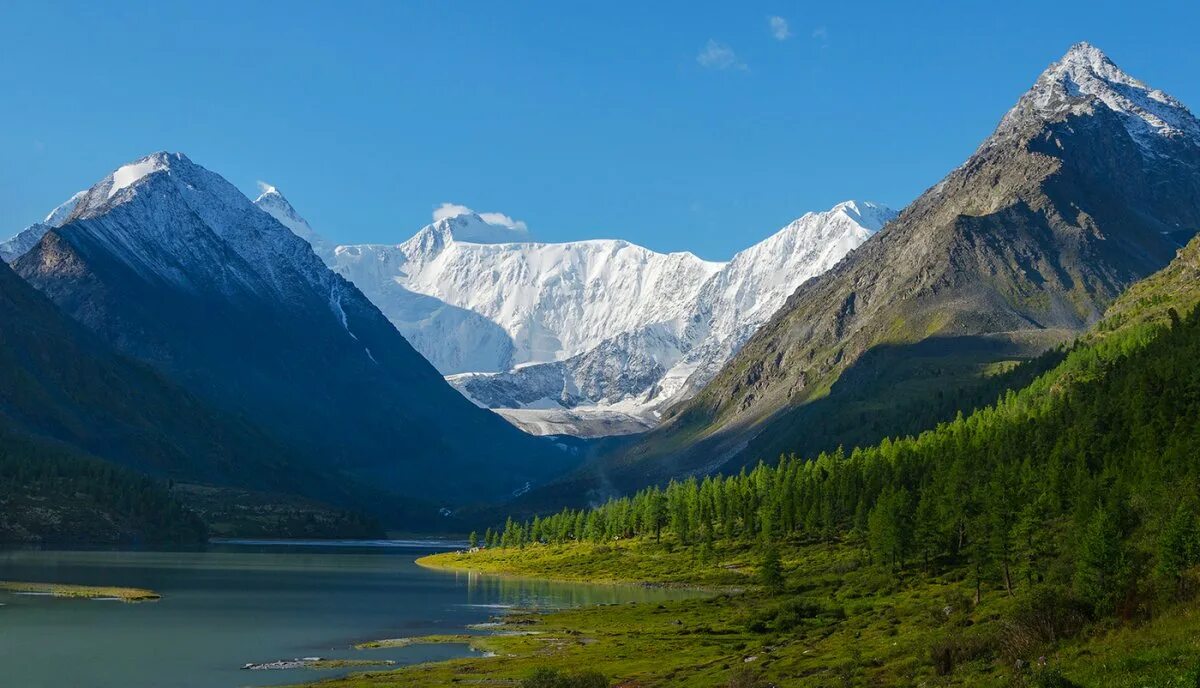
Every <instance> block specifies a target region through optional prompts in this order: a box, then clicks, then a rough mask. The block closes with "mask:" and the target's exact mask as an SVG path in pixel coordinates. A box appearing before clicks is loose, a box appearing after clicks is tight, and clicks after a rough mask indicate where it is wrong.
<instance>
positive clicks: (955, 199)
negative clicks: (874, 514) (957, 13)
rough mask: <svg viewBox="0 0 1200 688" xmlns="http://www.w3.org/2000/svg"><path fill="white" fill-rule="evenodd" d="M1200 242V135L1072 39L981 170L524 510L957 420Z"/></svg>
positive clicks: (971, 166)
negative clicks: (633, 434)
mask: <svg viewBox="0 0 1200 688" xmlns="http://www.w3.org/2000/svg"><path fill="white" fill-rule="evenodd" d="M1198 229H1200V122H1198V121H1197V120H1196V118H1195V117H1194V116H1193V115H1192V114H1191V112H1190V111H1188V109H1187V108H1186V107H1185V106H1184V105H1183V104H1182V103H1180V102H1179V101H1177V100H1175V99H1174V98H1172V97H1171V96H1169V95H1167V94H1166V93H1164V92H1162V91H1160V90H1158V89H1154V88H1152V87H1150V86H1147V85H1146V84H1144V83H1142V82H1140V81H1138V80H1137V79H1135V78H1133V77H1131V76H1129V75H1128V74H1126V73H1124V72H1123V71H1121V70H1120V69H1119V68H1118V67H1117V66H1116V65H1115V64H1114V63H1113V62H1112V61H1111V60H1110V59H1109V58H1108V57H1106V56H1105V55H1104V54H1103V53H1102V52H1101V51H1100V50H1098V49H1097V48H1095V47H1094V46H1092V45H1090V44H1087V43H1079V44H1077V45H1074V46H1072V47H1071V48H1070V50H1069V51H1068V52H1067V53H1066V54H1065V55H1064V56H1063V58H1062V59H1061V60H1059V61H1057V62H1055V63H1053V64H1052V65H1051V66H1050V67H1049V68H1048V69H1046V71H1045V72H1044V73H1042V74H1041V75H1040V76H1039V77H1038V78H1037V80H1036V82H1035V83H1034V85H1033V87H1032V88H1031V89H1030V90H1029V91H1028V92H1027V93H1025V94H1024V95H1022V96H1021V97H1020V98H1019V100H1018V101H1017V103H1016V105H1014V106H1013V108H1012V109H1011V110H1010V111H1009V112H1008V113H1006V114H1005V115H1004V117H1003V118H1002V119H1001V121H1000V124H999V125H998V126H997V128H996V130H995V131H994V133H993V134H992V135H991V136H989V137H988V138H987V139H986V140H985V141H984V142H983V143H982V144H981V145H980V146H979V148H978V149H977V150H976V151H975V153H974V154H973V155H972V156H971V157H970V158H969V159H968V160H967V161H966V162H964V163H963V164H962V165H960V166H959V167H957V168H955V169H954V170H953V171H951V172H950V173H949V174H948V175H947V176H946V177H945V178H944V179H942V180H941V181H940V182H938V183H937V184H936V185H934V186H933V187H932V188H930V189H929V190H927V191H926V192H924V193H923V194H922V195H921V196H920V197H919V198H917V199H916V200H915V201H914V202H913V203H911V204H910V205H909V206H908V207H906V208H905V209H904V210H902V211H901V212H900V214H899V216H898V217H897V218H896V219H895V220H893V221H891V222H889V223H888V224H887V225H886V226H885V227H884V228H883V229H882V230H881V231H879V232H878V233H876V234H875V235H874V236H873V237H871V239H870V240H868V241H866V242H864V243H863V245H862V246H860V247H859V248H858V249H857V250H855V251H853V252H851V253H849V254H848V255H847V256H846V257H845V258H844V259H843V260H842V261H840V262H839V263H838V264H837V265H835V266H834V267H833V268H831V269H830V270H828V271H827V272H825V273H823V274H821V275H819V276H817V277H815V278H814V279H811V280H808V281H806V282H804V283H803V284H802V285H800V286H799V288H798V289H796V291H795V292H794V293H793V294H792V295H791V296H790V297H789V298H788V299H787V301H786V303H785V304H784V305H783V306H782V307H781V308H780V309H779V310H778V311H777V312H776V313H775V314H774V315H773V316H772V317H771V318H770V319H769V320H768V321H767V322H766V323H765V324H764V325H763V326H762V327H761V328H759V329H758V330H757V331H756V332H755V333H754V335H753V336H752V337H751V338H750V339H749V341H747V342H746V344H745V345H744V346H743V347H742V348H741V349H740V350H739V351H738V353H737V354H736V355H735V356H734V357H733V358H732V359H731V360H730V361H729V362H728V363H727V364H726V365H725V366H724V367H723V368H722V369H721V371H720V372H719V373H718V374H717V375H716V376H715V377H714V378H713V380H712V381H711V382H710V383H709V384H708V385H706V386H705V387H704V389H703V390H701V391H700V392H699V393H698V394H696V395H695V396H694V397H692V398H691V399H690V400H688V401H686V402H683V403H680V404H676V405H675V406H673V407H672V408H671V409H669V410H668V411H667V413H666V414H665V416H666V418H665V420H664V422H663V423H662V424H661V425H659V426H658V427H657V428H655V429H654V430H652V431H650V432H648V433H646V434H645V435H643V436H641V437H640V438H639V439H638V440H637V441H636V442H632V443H627V444H624V445H622V446H620V447H618V448H616V449H615V450H613V451H610V452H607V453H606V455H605V456H603V457H602V458H601V459H600V460H598V461H596V462H593V463H591V464H589V465H587V466H584V467H583V468H581V469H580V471H579V472H578V473H577V474H575V475H574V476H572V477H571V478H569V479H565V480H564V481H563V482H562V483H561V484H559V485H557V486H554V487H552V488H548V492H547V493H546V494H544V495H539V494H538V493H536V492H535V493H534V494H531V495H529V496H527V497H526V498H525V499H526V500H528V502H529V503H531V504H533V503H537V501H538V500H539V499H546V500H556V501H561V499H562V498H563V497H568V498H571V499H576V500H578V499H579V497H577V496H573V495H586V494H594V491H596V490H602V491H605V490H613V489H616V490H617V491H618V492H620V491H624V490H628V489H634V488H636V487H638V486H640V485H646V484H652V483H657V482H662V481H665V480H668V479H671V478H676V477H679V476H684V475H689V474H704V473H708V472H712V471H722V470H726V471H727V470H737V468H739V467H741V466H744V465H747V464H752V463H754V462H757V461H759V460H773V459H774V458H776V457H778V456H779V455H780V454H783V453H788V452H797V453H799V454H802V455H811V454H813V453H815V452H818V451H821V450H827V449H833V448H835V447H837V446H838V445H846V446H855V445H865V444H870V443H873V442H876V441H878V440H880V439H882V438H883V437H886V436H888V435H893V434H896V433H899V432H916V431H919V430H921V429H922V428H923V427H929V425H930V424H933V423H936V422H938V420H948V419H949V418H952V417H953V415H954V413H955V411H956V410H958V409H957V408H956V405H955V404H953V403H946V402H949V401H951V400H955V399H959V398H970V397H971V394H972V392H971V390H972V389H973V388H979V386H980V385H985V386H986V383H987V380H989V379H990V378H992V377H995V376H996V375H998V374H999V373H1002V372H1003V371H1005V370H1008V369H1009V368H1011V367H1012V366H1013V365H1015V364H1016V363H1018V362H1020V361H1024V360H1029V359H1030V358H1032V357H1034V356H1036V355H1038V354H1039V353H1041V352H1043V351H1045V350H1047V349H1048V348H1050V347H1052V346H1055V345H1057V344H1061V343H1064V342H1066V341H1069V340H1070V339H1071V338H1073V337H1074V336H1076V335H1077V334H1078V333H1079V332H1081V331H1083V330H1084V329H1085V328H1086V327H1087V326H1089V325H1090V324H1092V323H1094V322H1095V321H1096V320H1097V319H1098V318H1099V317H1100V314H1101V313H1102V312H1103V311H1104V308H1105V307H1106V306H1107V305H1108V304H1109V303H1110V302H1112V300H1113V299H1114V298H1116V297H1117V296H1118V295H1119V294H1120V293H1122V291H1123V290H1125V289H1126V288H1127V287H1128V286H1129V285H1130V284H1132V283H1134V282H1135V281H1137V280H1138V279H1140V278H1143V277H1145V276H1147V275H1149V274H1151V273H1153V272H1155V271H1156V270H1158V269H1160V268H1162V267H1163V266H1165V265H1166V264H1167V263H1168V262H1169V261H1170V260H1171V258H1172V257H1173V256H1174V254H1175V252H1176V251H1177V250H1178V249H1179V248H1180V247H1181V246H1183V245H1184V244H1185V243H1186V242H1187V241H1188V240H1189V239H1190V238H1191V237H1192V236H1194V235H1195V234H1196V232H1197V230H1198ZM931 410H938V411H944V414H943V415H942V416H941V417H930V412H931ZM910 418H921V419H922V420H923V421H924V422H925V423H926V424H925V425H916V426H913V425H912V424H911V423H910V422H909V419H910ZM551 495H552V496H551Z"/></svg>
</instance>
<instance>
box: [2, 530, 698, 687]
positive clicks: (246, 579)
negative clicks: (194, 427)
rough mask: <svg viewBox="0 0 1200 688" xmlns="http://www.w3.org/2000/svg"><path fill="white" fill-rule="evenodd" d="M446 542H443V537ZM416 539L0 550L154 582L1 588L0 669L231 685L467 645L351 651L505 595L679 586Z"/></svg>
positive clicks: (51, 569)
mask: <svg viewBox="0 0 1200 688" xmlns="http://www.w3.org/2000/svg"><path fill="white" fill-rule="evenodd" d="M443 548H444V547H443ZM438 550H439V547H438V545H436V544H433V543H423V542H394V541H388V542H374V543H356V542H343V543H337V544H316V543H310V544H305V545H298V544H286V545H282V544H268V543H250V544H245V543H222V544H215V545H212V546H210V547H209V548H207V549H206V550H204V551H188V552H180V551H109V550H104V551H55V550H30V549H22V550H0V580H17V581H37V582H53V583H77V584H83V585H112V586H122V587H142V588H150V589H152V590H155V591H157V592H159V593H161V594H162V596H163V598H162V599H161V600H159V601H157V602H147V603H140V604H124V603H121V602H113V601H101V600H85V599H62V598H52V597H44V596H30V595H17V594H11V593H5V592H0V605H3V606H0V676H3V677H4V680H3V684H4V686H14V687H20V688H224V687H228V688H236V687H239V686H269V685H278V684H287V683H295V682H299V681H313V680H317V679H320V678H325V677H329V676H336V675H340V674H344V673H347V670H345V669H341V670H332V671H315V670H310V669H296V670H284V671H245V670H242V669H241V667H242V665H244V664H246V663H251V662H253V663H259V662H270V661H275V660H280V659H292V658H296V657H310V656H319V657H326V658H356V659H375V658H379V659H390V660H394V661H396V662H397V664H398V665H403V664H413V663H418V662H426V661H431V660H440V659H450V658H455V657H464V656H469V655H471V654H472V650H470V649H469V648H468V647H467V646H466V645H426V646H410V647H406V648H397V649H390V650H370V651H356V650H353V649H352V648H351V647H350V646H351V645H353V644H354V643H358V642H362V641H367V640H376V639H381V638H396V637H405V636H419V635H429V634H435V633H437V634H441V633H461V632H464V629H465V628H466V626H468V625H470V624H476V623H482V622H486V621H488V620H489V619H490V618H491V617H492V616H493V615H495V614H497V613H501V612H502V611H503V610H504V609H506V608H510V607H540V608H560V607H566V606H575V605H587V604H600V603H623V602H632V601H639V602H654V601H660V600H663V599H667V598H674V597H682V596H687V595H689V594H690V593H687V592H684V591H679V590H664V589H652V588H644V587H638V586H613V585H589V584H573V583H554V582H548V581H537V580H529V579H516V578H508V577H499V576H487V575H480V574H474V573H470V574H468V573H454V572H443V571H432V570H428V569H424V568H421V567H419V566H417V565H416V564H415V563H414V561H415V559H416V558H417V557H420V556H422V555H424V554H427V553H430V552H434V551H438Z"/></svg>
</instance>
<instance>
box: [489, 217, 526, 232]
mask: <svg viewBox="0 0 1200 688" xmlns="http://www.w3.org/2000/svg"><path fill="white" fill-rule="evenodd" d="M479 217H481V218H482V219H483V221H484V222H486V223H488V224H489V225H501V226H503V227H508V228H509V229H511V230H514V231H517V232H524V233H528V232H529V226H528V225H526V224H525V221H524V220H514V219H512V218H511V217H509V216H507V215H505V214H504V213H479Z"/></svg>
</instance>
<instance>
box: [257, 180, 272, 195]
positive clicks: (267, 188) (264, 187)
mask: <svg viewBox="0 0 1200 688" xmlns="http://www.w3.org/2000/svg"><path fill="white" fill-rule="evenodd" d="M255 183H256V184H258V192H259V193H264V194H269V193H275V187H273V186H271V185H270V184H268V183H266V182H264V181H263V180H261V179H260V180H258V181H257V182H255Z"/></svg>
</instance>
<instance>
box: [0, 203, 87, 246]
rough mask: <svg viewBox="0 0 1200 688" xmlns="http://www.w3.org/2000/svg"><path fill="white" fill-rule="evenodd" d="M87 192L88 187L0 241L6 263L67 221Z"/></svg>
mask: <svg viewBox="0 0 1200 688" xmlns="http://www.w3.org/2000/svg"><path fill="white" fill-rule="evenodd" d="M86 194H87V190H86V189H85V190H83V191H80V192H79V193H77V194H75V195H74V196H72V197H70V198H68V199H67V200H66V202H65V203H63V204H62V205H60V206H58V207H57V208H55V209H54V210H51V211H50V214H49V215H47V216H46V219H44V220H42V221H41V222H37V223H35V224H32V225H30V226H28V227H26V228H25V229H23V230H21V231H20V232H19V233H18V234H17V235H16V236H14V237H12V238H11V239H8V240H6V241H2V242H0V259H2V260H4V262H5V263H11V262H13V261H14V260H16V259H18V258H20V257H21V256H23V255H25V253H27V252H28V251H29V249H31V248H33V246H34V244H36V243H37V242H38V241H39V240H41V238H42V236H44V235H45V234H46V232H49V231H50V230H51V229H54V228H55V227H59V226H61V225H62V224H63V223H64V222H66V220H67V218H68V217H70V216H71V213H73V212H75V206H76V205H79V201H80V199H82V198H83V197H84V196H85V195H86Z"/></svg>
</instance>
